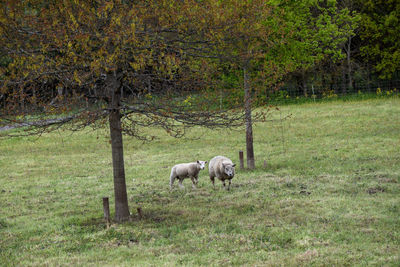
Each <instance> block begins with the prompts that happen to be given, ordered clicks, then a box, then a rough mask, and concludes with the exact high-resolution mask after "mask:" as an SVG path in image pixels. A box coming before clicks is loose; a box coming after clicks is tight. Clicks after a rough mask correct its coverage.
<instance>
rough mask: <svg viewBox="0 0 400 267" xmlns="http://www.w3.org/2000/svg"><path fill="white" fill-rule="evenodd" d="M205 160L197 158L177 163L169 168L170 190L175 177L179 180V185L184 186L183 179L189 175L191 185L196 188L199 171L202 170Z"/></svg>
mask: <svg viewBox="0 0 400 267" xmlns="http://www.w3.org/2000/svg"><path fill="white" fill-rule="evenodd" d="M206 164H207V161H201V160H198V161H196V162H191V163H181V164H177V165H175V166H174V167H172V169H171V176H170V178H169V187H170V189H171V190H172V185H173V183H174V181H175V179H176V178H178V180H179V187H180V188H184V186H183V185H182V181H183V179H185V178H187V177H190V178H191V179H192V187H193V188H196V185H197V183H198V182H199V172H200V170H204V168H205V166H206Z"/></svg>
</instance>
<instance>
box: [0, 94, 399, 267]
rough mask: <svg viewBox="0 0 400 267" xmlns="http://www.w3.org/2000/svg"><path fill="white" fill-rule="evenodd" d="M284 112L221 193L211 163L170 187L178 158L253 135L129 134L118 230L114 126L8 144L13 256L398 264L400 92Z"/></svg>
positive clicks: (4, 213)
mask: <svg viewBox="0 0 400 267" xmlns="http://www.w3.org/2000/svg"><path fill="white" fill-rule="evenodd" d="M288 114H292V116H291V118H290V119H287V120H285V121H283V122H282V121H280V120H278V119H279V118H280V117H281V116H285V115H288ZM271 116H272V117H271V118H272V119H274V120H273V121H272V122H267V123H260V124H257V125H256V126H255V144H254V145H255V153H256V160H257V162H256V164H257V165H258V168H257V169H256V170H255V171H252V172H250V171H240V170H238V169H237V175H236V177H235V178H234V179H233V183H232V186H233V187H232V190H231V191H230V192H227V191H224V190H222V188H221V183H220V182H219V181H216V182H218V183H216V185H217V189H216V190H215V191H214V190H213V189H212V186H211V182H210V181H209V179H208V177H207V171H202V172H201V173H200V178H199V180H200V181H199V188H198V189H197V190H192V189H191V184H190V181H189V180H185V181H184V185H185V186H186V189H185V190H178V189H175V190H174V191H172V192H169V190H168V179H169V172H170V167H171V166H172V165H174V164H176V163H180V162H189V161H194V160H197V159H200V160H209V159H211V158H212V157H213V156H215V155H219V154H221V155H226V156H228V157H230V158H231V159H233V160H234V161H235V162H236V163H238V156H237V154H238V151H239V150H241V149H244V148H245V147H244V146H245V144H244V133H243V131H209V130H204V129H196V130H194V131H192V132H191V133H190V134H189V137H190V136H192V137H194V136H200V138H199V139H195V140H194V139H190V138H188V139H180V140H177V139H173V138H170V137H167V136H165V135H163V134H162V132H161V131H160V132H159V134H160V139H158V140H156V141H154V142H152V143H149V144H142V143H140V142H138V141H135V140H132V139H128V138H125V144H124V145H125V162H126V163H125V167H126V177H127V186H128V195H129V200H130V208H131V211H132V213H133V214H134V215H133V216H132V221H131V222H128V223H125V224H122V225H112V227H111V228H109V229H106V228H105V225H104V223H103V221H102V199H101V198H102V197H103V196H110V199H111V202H112V196H113V183H112V165H111V153H110V145H109V143H108V137H107V132H106V131H105V130H104V131H98V132H83V133H75V134H72V135H71V134H69V133H67V132H56V133H52V134H48V135H45V136H43V137H41V138H39V139H38V138H35V137H30V138H14V139H3V140H0V170H1V172H0V203H1V206H0V266H14V265H19V266H71V265H72V266H90V265H95V266H174V265H187V266H196V265H211V266H232V265H244V266H246V265H247V266H256V265H257V266H270V265H271V266H274V265H280V266H281V265H285V266H286V265H291V266H301V265H303V266H309V265H315V266H321V265H328V266H330V265H340V266H342V265H344V266H346V265H347V266H366V265H376V266H382V265H386V266H398V264H399V262H400V257H399V255H400V153H399V151H400V149H399V147H400V99H399V98H393V99H383V100H382V99H381V100H368V101H361V102H340V101H337V102H331V103H323V104H305V105H289V106H285V107H283V108H282V109H281V111H280V112H279V111H275V112H274V113H272V114H271ZM152 131H153V132H154V131H158V130H152ZM264 160H266V161H267V163H268V165H267V168H263V166H262V165H263V161H264ZM175 187H176V188H177V185H175ZM110 206H111V208H112V210H113V203H110ZM138 206H141V207H142V209H143V213H144V218H143V219H141V220H139V218H138V217H137V215H136V212H135V210H136V208H137V207H138Z"/></svg>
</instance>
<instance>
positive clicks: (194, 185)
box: [190, 176, 197, 189]
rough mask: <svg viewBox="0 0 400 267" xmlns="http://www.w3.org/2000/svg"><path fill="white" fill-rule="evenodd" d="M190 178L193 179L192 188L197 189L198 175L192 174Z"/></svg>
mask: <svg viewBox="0 0 400 267" xmlns="http://www.w3.org/2000/svg"><path fill="white" fill-rule="evenodd" d="M190 178H191V179H192V188H193V189H196V184H197V177H196V176H192V177H190Z"/></svg>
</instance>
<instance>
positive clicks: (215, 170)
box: [208, 156, 236, 190]
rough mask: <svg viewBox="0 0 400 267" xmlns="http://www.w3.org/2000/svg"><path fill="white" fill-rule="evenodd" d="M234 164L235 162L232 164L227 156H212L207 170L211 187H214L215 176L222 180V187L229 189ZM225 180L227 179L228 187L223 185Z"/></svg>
mask: <svg viewBox="0 0 400 267" xmlns="http://www.w3.org/2000/svg"><path fill="white" fill-rule="evenodd" d="M235 166H236V164H233V162H232V160H230V159H228V158H227V157H224V156H216V157H213V158H212V159H211V160H210V163H209V164H208V171H209V174H210V180H211V182H212V184H213V187H214V188H215V184H214V182H215V180H214V178H215V177H217V178H218V179H219V180H221V181H222V184H223V185H224V188H225V189H227V190H229V189H230V187H231V180H232V178H233V177H234V176H235ZM225 180H228V181H229V185H228V188H226V187H225Z"/></svg>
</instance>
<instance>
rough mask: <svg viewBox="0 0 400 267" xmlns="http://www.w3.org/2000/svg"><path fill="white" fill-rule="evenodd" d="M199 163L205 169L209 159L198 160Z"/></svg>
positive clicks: (201, 168)
mask: <svg viewBox="0 0 400 267" xmlns="http://www.w3.org/2000/svg"><path fill="white" fill-rule="evenodd" d="M197 164H199V166H200V170H204V168H205V167H206V164H207V161H201V160H198V161H197Z"/></svg>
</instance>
